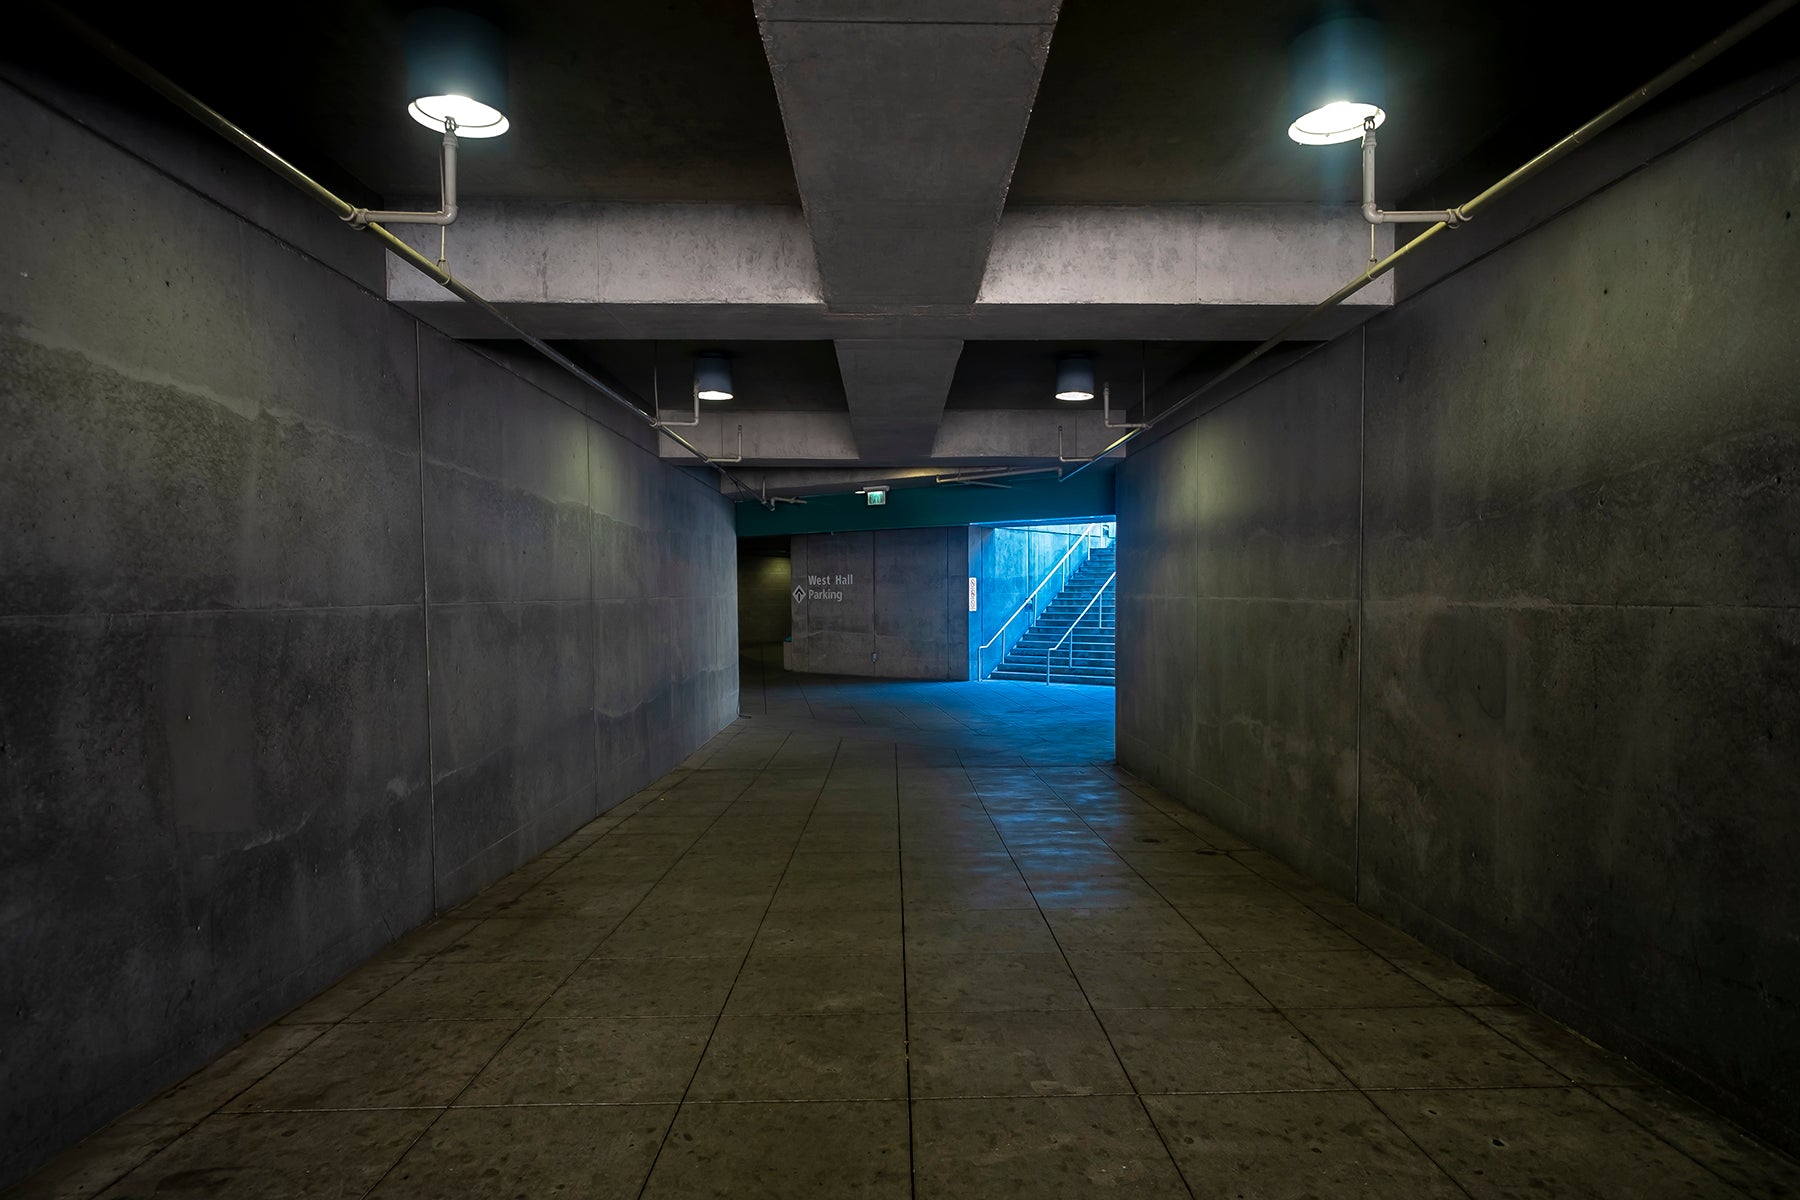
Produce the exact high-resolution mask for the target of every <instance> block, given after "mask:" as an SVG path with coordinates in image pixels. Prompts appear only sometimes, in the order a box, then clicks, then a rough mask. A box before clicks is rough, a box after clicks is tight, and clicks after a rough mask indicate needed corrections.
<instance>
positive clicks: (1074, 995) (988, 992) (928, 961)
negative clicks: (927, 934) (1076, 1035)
mask: <svg viewBox="0 0 1800 1200" xmlns="http://www.w3.org/2000/svg"><path fill="white" fill-rule="evenodd" d="M906 1004H907V1008H908V1009H909V1010H910V1011H912V1012H1008V1011H1015V1010H1016V1011H1027V1010H1029V1011H1036V1012H1046V1011H1052V1010H1059V1009H1086V1008H1087V1007H1088V1004H1087V999H1086V998H1085V997H1084V996H1083V995H1082V994H1081V988H1080V986H1079V985H1078V984H1077V983H1076V982H1075V976H1074V975H1072V974H1071V973H1070V972H1069V968H1068V966H1067V964H1065V963H1064V961H1063V957H1062V955H1060V954H934V955H923V954H917V955H908V956H907V960H906Z"/></svg>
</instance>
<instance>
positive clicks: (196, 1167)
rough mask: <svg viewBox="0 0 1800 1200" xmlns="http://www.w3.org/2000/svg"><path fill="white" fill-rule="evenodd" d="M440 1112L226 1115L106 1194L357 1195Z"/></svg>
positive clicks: (264, 1199) (166, 1198)
mask: <svg viewBox="0 0 1800 1200" xmlns="http://www.w3.org/2000/svg"><path fill="white" fill-rule="evenodd" d="M437 1115H438V1110H437V1109H419V1108H412V1109H384V1110H379V1111H365V1112H307V1113H222V1114H220V1115H218V1116H215V1117H209V1118H208V1119H207V1120H205V1121H203V1122H201V1123H200V1124H199V1125H197V1126H195V1127H194V1128H193V1129H192V1130H191V1131H189V1132H188V1133H187V1134H185V1135H184V1136H182V1137H180V1138H178V1139H176V1141H175V1142H174V1143H173V1144H171V1145H170V1146H169V1147H168V1149H166V1150H164V1151H163V1152H162V1153H160V1154H158V1155H157V1156H156V1157H154V1158H152V1159H150V1161H148V1162H146V1163H145V1164H144V1165H143V1166H141V1167H139V1168H137V1169H136V1170H135V1171H133V1172H131V1173H130V1174H129V1175H127V1176H125V1178H124V1179H121V1180H120V1181H119V1182H118V1183H116V1184H114V1185H113V1186H112V1187H110V1188H108V1189H107V1190H106V1191H105V1192H103V1193H102V1195H103V1196H104V1197H105V1200H140V1198H141V1200H170V1198H171V1197H181V1196H195V1197H201V1196H204V1197H215V1196H228V1197H231V1200H312V1198H314V1197H320V1198H324V1197H331V1198H333V1200H336V1198H338V1197H347V1196H360V1195H362V1194H363V1193H364V1192H366V1191H367V1190H368V1189H369V1188H371V1187H373V1186H374V1184H375V1181H376V1180H378V1179H380V1178H381V1176H382V1174H383V1173H384V1172H385V1171H386V1170H387V1169H388V1168H389V1167H390V1166H392V1165H393V1164H394V1163H395V1162H396V1161H398V1160H399V1158H400V1156H401V1155H402V1154H403V1153H405V1151H406V1148H407V1147H408V1146H410V1145H411V1144H412V1143H413V1140H414V1139H415V1138H417V1137H418V1136H419V1134H420V1132H421V1131H423V1130H424V1129H425V1127H426V1126H427V1125H429V1124H430V1123H431V1121H432V1119H433V1118H435V1117H436V1116H437Z"/></svg>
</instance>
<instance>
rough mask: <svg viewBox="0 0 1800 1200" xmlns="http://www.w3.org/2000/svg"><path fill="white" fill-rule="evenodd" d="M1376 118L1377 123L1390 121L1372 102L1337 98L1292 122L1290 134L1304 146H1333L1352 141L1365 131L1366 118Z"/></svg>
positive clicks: (1378, 124)
mask: <svg viewBox="0 0 1800 1200" xmlns="http://www.w3.org/2000/svg"><path fill="white" fill-rule="evenodd" d="M1368 117H1374V118H1375V124H1376V125H1377V126H1380V124H1381V123H1382V122H1383V121H1385V120H1387V113H1386V112H1384V111H1382V110H1381V109H1380V108H1378V107H1376V106H1375V105H1373V104H1362V103H1359V102H1357V101H1355V100H1334V101H1332V102H1331V103H1330V104H1327V105H1325V106H1324V107H1323V108H1315V109H1313V110H1312V111H1311V112H1309V113H1307V114H1306V115H1305V116H1303V117H1301V118H1300V119H1299V120H1297V121H1295V122H1294V123H1293V124H1292V125H1289V126H1288V136H1289V137H1291V138H1293V139H1294V140H1295V141H1296V142H1299V143H1300V144H1301V145H1302V146H1332V145H1336V144H1337V143H1338V142H1351V141H1355V140H1356V139H1357V138H1360V137H1361V136H1362V134H1363V121H1364V120H1365V119H1366V118H1368Z"/></svg>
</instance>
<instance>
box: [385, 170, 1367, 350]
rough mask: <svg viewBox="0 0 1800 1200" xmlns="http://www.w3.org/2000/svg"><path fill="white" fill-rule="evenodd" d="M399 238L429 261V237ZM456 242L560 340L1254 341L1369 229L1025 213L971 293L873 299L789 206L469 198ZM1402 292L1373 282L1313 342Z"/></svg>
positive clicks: (1317, 220) (1145, 211) (1348, 212)
mask: <svg viewBox="0 0 1800 1200" xmlns="http://www.w3.org/2000/svg"><path fill="white" fill-rule="evenodd" d="M401 236H402V237H405V238H408V239H409V240H411V241H412V242H413V244H414V245H416V246H418V247H419V248H420V249H421V250H424V251H426V252H428V253H429V254H431V255H432V256H433V257H435V256H436V253H437V244H436V231H435V230H429V231H427V230H422V229H409V230H402V231H401ZM1392 237H1393V230H1392V228H1391V227H1390V228H1384V229H1382V230H1380V231H1378V238H1379V239H1392ZM1387 244H1389V242H1388V241H1386V240H1384V241H1382V242H1380V245H1381V246H1383V247H1385V246H1386V245H1387ZM449 249H450V262H451V266H452V268H453V269H454V270H455V271H456V273H457V275H458V276H459V277H460V278H462V279H464V280H465V281H467V282H468V283H469V284H470V285H471V286H473V287H474V288H475V289H476V290H477V291H479V292H481V293H482V294H483V295H485V296H487V297H488V298H489V299H491V300H493V301H494V302H496V303H497V304H500V305H501V306H502V307H504V308H505V309H506V310H507V311H508V312H510V313H512V314H514V315H515V316H517V317H518V318H519V319H520V320H521V321H523V322H524V323H525V324H526V326H527V327H528V328H530V329H531V330H533V331H534V332H536V333H538V334H539V335H541V336H544V337H550V338H558V339H571V340H585V339H616V338H645V339H651V338H668V339H707V338H717V339H719V340H721V341H731V340H752V341H755V340H762V341H810V340H820V341H823V340H836V339H865V340H868V339H876V338H947V339H961V340H986V339H1007V340H1033V341H1037V340H1080V339H1084V338H1091V339H1096V340H1127V341H1130V340H1139V339H1149V340H1173V341H1246V340H1260V339H1262V338H1264V337H1267V336H1268V335H1269V334H1271V333H1273V332H1274V331H1275V330H1276V329H1279V328H1280V327H1281V326H1282V325H1283V324H1284V323H1285V322H1286V321H1288V320H1289V319H1290V318H1291V317H1292V316H1294V315H1295V314H1296V313H1298V312H1301V311H1303V310H1304V309H1306V308H1308V307H1310V306H1311V305H1312V304H1313V303H1315V302H1316V301H1318V300H1319V299H1320V298H1321V297H1323V296H1326V295H1329V294H1330V293H1331V292H1332V291H1334V290H1336V289H1337V287H1338V286H1339V285H1340V284H1342V283H1343V282H1344V280H1346V279H1348V278H1350V277H1351V276H1352V275H1354V274H1355V273H1356V272H1357V271H1359V270H1361V269H1362V267H1363V266H1364V265H1366V259H1367V257H1368V226H1367V225H1366V224H1364V222H1363V220H1362V217H1361V215H1360V214H1359V213H1358V212H1357V211H1356V210H1355V209H1354V208H1349V207H1335V208H1318V207H1312V206H1304V207H1301V206H1282V205H1208V206H1193V205H1180V206H1176V205H1170V206H1156V207H1093V208H1087V207H1057V208H1045V209H1025V210H1021V211H1014V212H1009V213H1007V214H1006V215H1005V217H1004V218H1003V219H1002V220H1001V221H1000V224H999V229H998V233H997V234H996V235H995V238H994V246H993V251H992V253H991V254H990V255H989V256H988V259H987V263H986V268H985V271H984V275H983V278H982V281H981V285H980V290H979V292H978V293H977V294H976V296H975V297H974V298H973V300H972V301H965V302H962V303H956V304H936V305H898V306H896V305H890V306H886V307H883V306H869V307H865V308H834V307H829V306H827V305H826V303H825V299H824V296H825V291H824V284H823V282H822V280H821V277H820V274H819V269H818V264H817V261H816V259H815V258H814V255H813V245H812V239H811V237H810V235H809V233H808V231H807V227H806V222H805V219H804V218H803V217H802V216H801V214H800V213H799V211H798V210H796V209H793V208H786V207H781V206H769V205H763V206H757V205H705V204H691V205H621V204H535V203H524V202H514V203H505V204H484V203H472V204H469V205H465V206H464V208H463V213H462V215H461V216H460V217H459V218H458V220H457V222H456V224H455V225H454V226H452V227H451V230H450V241H449ZM1392 289H1393V282H1392V277H1391V276H1390V277H1385V278H1383V279H1380V280H1377V281H1376V282H1375V283H1374V284H1372V285H1371V286H1369V287H1368V288H1365V289H1364V290H1363V291H1362V292H1360V293H1358V294H1357V295H1356V296H1354V297H1352V298H1351V299H1350V300H1349V301H1348V302H1346V304H1345V305H1344V306H1343V308H1342V311H1340V312H1336V313H1331V314H1327V315H1326V316H1325V317H1324V318H1322V319H1321V320H1320V321H1319V322H1318V324H1317V325H1316V326H1315V327H1314V328H1313V329H1311V330H1309V331H1308V336H1312V337H1321V338H1322V337H1332V336H1336V335H1337V334H1338V333H1341V332H1343V331H1344V330H1345V329H1348V328H1351V327H1352V326H1354V325H1355V324H1357V323H1359V322H1360V321H1362V320H1363V319H1365V318H1366V317H1367V316H1368V315H1369V314H1370V313H1371V312H1374V311H1377V310H1378V309H1380V308H1383V307H1386V306H1387V305H1389V304H1391V303H1392V297H1393V290H1392ZM388 297H389V299H391V300H393V301H395V302H396V303H398V304H401V305H403V306H405V307H406V308H408V309H409V310H410V311H413V312H415V313H417V314H418V315H419V316H421V317H423V318H425V319H426V320H428V321H430V322H431V323H432V324H433V325H435V326H437V327H438V328H440V329H443V330H444V331H445V332H447V333H450V334H452V335H454V336H458V337H491V336H505V331H504V330H498V329H493V328H488V326H487V323H486V321H485V319H484V318H483V317H482V315H481V314H480V313H479V312H476V311H474V310H471V309H469V307H468V306H467V305H464V304H462V302H461V301H458V300H456V299H454V298H453V297H450V296H448V295H447V294H446V293H445V292H443V291H442V290H441V289H439V288H438V287H437V286H436V285H435V284H433V283H431V282H430V281H429V280H427V279H426V278H425V277H424V276H422V275H420V274H419V273H418V272H416V271H414V270H412V269H411V268H409V267H407V266H405V265H404V264H402V263H400V262H399V261H398V260H394V259H390V266H389V271H388Z"/></svg>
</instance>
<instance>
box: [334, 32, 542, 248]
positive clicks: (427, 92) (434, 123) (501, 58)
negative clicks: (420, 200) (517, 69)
mask: <svg viewBox="0 0 1800 1200" xmlns="http://www.w3.org/2000/svg"><path fill="white" fill-rule="evenodd" d="M405 42H406V94H407V95H409V96H411V97H412V103H411V104H409V105H408V106H407V109H406V111H407V112H409V113H411V114H412V118H413V120H415V121H417V122H418V123H419V124H421V125H423V126H425V128H427V129H430V130H433V131H436V132H441V133H442V134H443V135H444V148H443V157H442V159H440V160H439V166H438V193H439V201H438V207H437V211H436V212H394V211H389V210H385V209H368V208H357V209H352V210H351V211H350V213H349V214H348V215H346V216H345V217H344V220H346V221H348V222H349V223H350V224H351V226H352V227H354V228H356V229H366V228H367V227H369V226H370V225H436V226H438V227H439V228H446V227H448V226H449V225H450V223H451V222H452V221H454V220H456V139H457V138H458V137H459V136H461V137H472V138H490V137H499V136H500V135H501V134H503V133H505V132H506V130H507V122H506V114H505V112H504V111H503V110H504V109H505V107H506V47H505V46H504V45H503V44H502V43H501V40H500V31H499V30H498V29H495V28H494V27H493V26H492V25H490V24H488V23H487V22H486V21H484V20H482V19H481V18H480V17H478V16H476V15H475V14H473V13H466V12H461V11H459V10H457V9H454V8H422V9H420V10H419V11H418V12H415V13H413V14H412V15H411V16H409V17H407V18H406V31H405ZM448 266H449V249H448V241H447V239H446V238H445V237H444V236H440V237H439V239H438V268H439V269H440V270H447V269H448Z"/></svg>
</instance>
